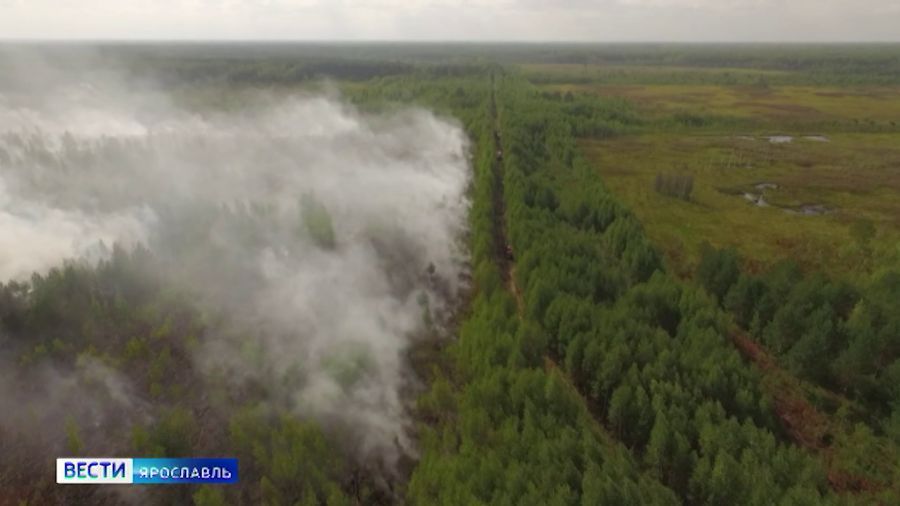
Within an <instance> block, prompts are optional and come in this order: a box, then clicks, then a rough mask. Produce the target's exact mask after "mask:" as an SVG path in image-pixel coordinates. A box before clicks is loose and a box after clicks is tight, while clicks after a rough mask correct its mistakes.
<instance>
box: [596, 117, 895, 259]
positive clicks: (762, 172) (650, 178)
mask: <svg viewBox="0 0 900 506" xmlns="http://www.w3.org/2000/svg"><path fill="white" fill-rule="evenodd" d="M581 146H582V147H583V148H584V149H585V151H586V152H587V154H588V155H589V157H590V159H591V160H593V161H594V162H595V164H596V166H597V168H598V170H599V171H600V173H601V175H602V176H603V180H604V182H605V183H606V185H607V186H608V187H609V188H610V189H611V190H612V191H613V192H614V193H615V194H616V195H618V196H619V197H620V198H621V199H623V200H624V201H625V202H626V203H627V205H628V206H629V207H630V208H631V209H632V210H633V211H634V212H635V213H637V215H638V217H639V218H640V220H641V222H642V223H643V225H644V227H645V229H646V230H647V232H648V234H649V235H650V237H651V239H652V240H653V241H654V242H655V243H656V244H657V245H658V247H659V248H660V249H661V250H662V251H664V252H665V254H666V256H667V258H668V259H669V260H670V261H671V262H672V264H673V267H675V268H676V269H677V270H678V271H680V272H682V273H686V272H689V271H690V269H691V268H692V267H693V265H694V263H695V254H696V252H697V251H698V247H699V245H700V244H701V243H702V242H704V241H708V242H710V243H711V244H713V245H715V246H720V247H725V246H734V247H737V248H738V249H739V250H740V252H741V253H743V254H744V255H743V256H745V257H746V258H750V259H753V260H754V261H756V262H758V263H761V264H771V263H773V262H775V261H777V260H779V259H781V258H785V257H791V258H796V259H800V260H802V261H803V262H805V263H807V264H809V265H810V266H815V267H821V268H826V269H827V270H830V271H832V272H846V270H848V269H854V268H857V267H860V263H859V262H858V261H857V260H855V259H858V258H860V254H861V245H860V244H858V243H857V242H855V241H854V239H853V238H852V236H851V234H850V229H851V227H852V226H853V225H854V224H855V223H857V222H859V221H860V220H867V221H869V222H871V223H872V224H873V225H875V229H876V231H877V232H876V238H875V244H876V245H877V247H876V252H877V254H880V255H887V254H888V251H889V250H890V249H891V246H892V245H894V244H896V242H897V240H898V238H900V198H898V194H900V136H898V135H896V134H838V135H832V136H830V137H828V140H827V142H826V141H823V140H813V139H810V138H804V137H798V138H796V139H794V140H793V141H792V142H789V143H787V142H785V143H773V142H771V141H770V140H768V139H766V138H762V137H748V136H747V137H745V136H723V135H719V136H715V135H686V134H647V135H640V136H630V137H619V138H613V139H606V140H584V141H582V143H581ZM660 173H684V174H691V175H693V176H694V178H695V182H694V192H693V195H692V199H691V200H690V201H689V202H688V201H683V200H679V199H676V198H672V197H668V196H664V195H661V194H659V193H657V192H655V191H654V187H653V182H654V178H655V177H656V175H657V174H660ZM759 197H761V200H760V198H759ZM751 199H753V200H751ZM817 206H821V207H817ZM893 254H896V250H895V248H894V251H893Z"/></svg>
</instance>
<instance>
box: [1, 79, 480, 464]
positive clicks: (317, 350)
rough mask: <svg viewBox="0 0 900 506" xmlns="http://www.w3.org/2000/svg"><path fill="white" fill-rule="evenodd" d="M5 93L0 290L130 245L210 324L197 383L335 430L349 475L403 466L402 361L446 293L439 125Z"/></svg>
mask: <svg viewBox="0 0 900 506" xmlns="http://www.w3.org/2000/svg"><path fill="white" fill-rule="evenodd" d="M16 84H17V86H12V87H8V88H7V89H6V90H5V91H0V278H2V279H4V280H8V279H27V277H28V276H30V275H31V273H32V272H34V271H38V272H41V271H46V270H47V269H49V268H52V267H54V266H58V265H60V264H61V263H62V262H63V261H65V260H72V259H77V260H80V261H87V262H94V261H96V260H98V259H100V258H104V257H106V256H108V255H109V254H110V248H111V246H112V245H113V244H114V243H117V244H121V245H123V246H125V247H129V248H131V247H136V246H138V245H142V246H144V247H146V248H148V249H149V250H150V251H151V253H152V255H153V257H154V262H155V264H156V265H158V270H159V272H158V274H159V276H160V278H162V279H163V280H164V281H165V282H167V283H169V284H172V285H174V286H177V287H179V288H180V289H182V290H186V291H188V292H190V293H193V294H195V295H196V300H197V303H198V304H199V305H200V306H202V308H203V309H204V310H209V311H212V312H214V313H215V314H217V315H224V316H221V317H220V318H219V320H217V321H218V323H217V324H216V325H215V327H214V328H213V329H211V331H210V332H209V334H210V335H209V336H207V338H206V339H205V342H204V343H203V344H202V345H201V349H200V350H199V351H198V352H197V353H196V362H197V364H198V365H199V366H200V368H201V369H202V370H204V371H207V372H209V373H210V374H211V375H212V374H215V375H217V376H216V377H227V378H230V381H234V382H235V385H239V384H240V383H241V382H243V381H248V380H250V381H254V382H255V383H258V384H262V385H264V386H265V388H267V391H268V392H269V394H270V398H271V402H272V403H277V404H278V405H279V406H280V407H287V409H290V410H292V411H293V412H294V413H296V414H297V415H298V416H301V417H310V418H315V419H319V420H325V421H328V422H329V423H328V425H329V426H334V427H343V428H344V429H346V430H347V431H348V433H349V434H352V435H353V437H352V438H350V439H349V440H350V441H352V444H353V445H354V447H355V449H356V451H358V452H360V454H361V456H362V457H373V456H376V455H377V456H378V458H383V459H386V460H388V461H392V460H395V459H396V458H397V457H398V455H399V454H400V453H402V452H411V451H413V450H412V448H411V445H410V443H409V442H408V441H407V436H406V428H405V425H406V424H407V421H406V415H405V411H406V409H405V407H404V405H403V398H404V397H403V395H402V393H403V391H404V389H405V388H407V387H408V386H409V381H410V379H409V377H410V374H409V373H408V371H407V365H406V364H405V351H406V350H407V348H408V347H409V345H410V343H411V342H412V341H413V340H414V339H416V338H418V337H420V336H422V335H424V334H426V333H434V332H435V331H440V327H441V321H442V320H441V317H440V315H442V314H446V311H447V309H448V308H449V307H451V306H452V305H453V304H454V302H455V299H456V297H457V296H458V294H459V293H460V291H461V290H462V289H464V281H462V280H463V279H464V271H465V268H466V267H465V266H466V258H465V253H464V248H462V247H461V238H462V235H463V233H464V226H465V214H466V211H467V208H468V202H467V200H466V196H465V193H466V187H467V185H468V178H469V170H468V162H467V149H468V147H467V143H466V137H465V135H464V133H463V131H462V130H461V129H460V128H459V126H458V125H456V124H455V123H453V122H452V121H449V120H445V119H441V118H438V117H436V116H435V115H434V114H432V113H430V112H428V111H425V110H420V109H406V110H401V111H394V112H391V113H383V114H369V113H363V112H361V111H360V110H358V109H356V108H354V107H353V106H351V105H348V104H347V103H345V102H344V101H342V100H341V99H340V97H339V96H337V95H336V94H335V93H328V92H324V93H316V94H312V93H310V94H305V93H296V94H284V93H280V94H277V95H273V94H268V95H266V94H259V95H255V96H254V97H252V98H250V97H243V98H242V103H241V105H240V106H239V107H230V108H229V109H228V110H222V109H219V110H211V109H189V108H185V107H177V106H175V105H173V103H174V102H173V101H172V100H169V99H168V98H167V97H166V96H165V95H164V94H162V93H159V92H152V91H148V88H146V87H143V88H134V87H131V88H128V87H123V86H114V85H113V84H112V82H111V81H106V82H97V81H96V80H94V81H90V80H75V81H74V82H70V81H66V80H61V81H60V80H58V81H57V82H56V83H55V84H54V85H53V86H50V85H47V84H46V83H44V85H42V86H40V87H36V88H30V87H28V86H21V79H20V80H19V81H18V82H16ZM0 90H2V88H0ZM116 391H117V392H126V391H127V390H121V389H120V390H116ZM117 402H119V401H117Z"/></svg>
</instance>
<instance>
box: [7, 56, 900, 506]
mask: <svg viewBox="0 0 900 506" xmlns="http://www.w3.org/2000/svg"><path fill="white" fill-rule="evenodd" d="M105 51H108V52H110V53H115V52H117V51H118V52H120V53H122V54H124V55H125V56H122V58H123V59H124V61H126V63H127V65H128V66H129V68H130V71H131V72H133V73H135V74H140V75H145V74H147V75H156V76H163V77H162V81H163V82H166V83H168V85H169V86H171V88H172V89H173V90H175V91H174V93H175V94H176V97H178V100H180V101H183V102H184V103H204V104H216V106H218V107H223V108H228V107H231V106H232V105H234V102H232V101H237V100H240V93H239V92H238V93H233V92H230V91H227V90H241V89H250V88H260V87H262V88H265V89H269V90H275V91H276V92H285V91H290V90H291V89H293V88H305V87H308V86H318V84H317V83H319V82H320V79H319V78H320V77H321V76H328V77H330V78H332V79H334V80H335V83H334V84H333V85H335V86H337V88H338V89H339V90H340V93H341V94H342V95H343V97H344V98H345V99H346V100H348V101H350V102H352V103H354V104H356V105H358V106H359V107H360V108H361V109H363V110H371V111H377V110H390V109H396V108H400V107H404V106H407V105H411V104H412V105H419V106H424V107H427V108H429V109H431V110H434V111H436V112H437V113H438V114H440V115H442V116H444V117H447V118H453V119H454V121H458V122H459V123H460V124H461V125H462V127H463V128H464V130H465V132H466V134H467V135H468V137H469V140H470V148H469V149H470V152H471V170H472V181H471V185H470V189H469V192H470V198H471V208H470V210H469V216H468V225H469V229H468V232H467V235H466V244H467V246H468V250H469V254H470V266H469V268H470V271H471V275H472V283H471V288H470V290H469V292H468V293H467V294H466V297H465V300H464V301H463V302H462V303H461V304H462V307H460V308H459V310H458V314H457V315H456V317H455V321H454V334H455V335H454V336H453V338H452V339H449V340H446V339H443V340H442V339H437V338H435V339H434V340H431V341H426V342H419V343H417V344H416V345H415V346H413V348H412V349H410V350H409V357H408V358H409V360H410V361H411V362H412V363H413V369H414V370H415V371H416V373H417V375H418V376H419V377H420V378H421V380H422V381H423V383H424V385H426V386H425V388H424V389H423V390H422V391H421V393H418V394H417V397H416V398H415V399H414V408H413V409H412V417H413V419H414V420H415V430H414V438H415V440H416V446H417V448H418V455H416V456H415V457H410V458H409V459H407V461H405V462H404V463H403V466H402V469H401V470H400V471H399V473H396V474H390V475H386V474H385V473H383V472H381V470H379V469H377V468H373V467H372V466H370V465H366V464H363V463H359V462H356V461H355V460H354V458H353V456H352V452H351V451H349V450H348V449H347V448H346V447H344V446H343V445H342V441H341V439H340V438H339V437H336V436H335V434H333V433H331V432H329V431H328V430H326V428H323V427H322V426H320V425H319V424H318V423H317V422H316V421H315V420H309V419H303V418H302V417H297V416H294V415H291V414H289V413H287V412H285V413H277V412H276V413H273V412H272V410H271V409H261V407H260V406H261V405H262V404H263V403H264V398H263V394H262V393H261V392H260V391H259V390H255V389H254V388H253V386H252V385H249V386H246V387H245V388H241V389H234V388H230V387H229V386H227V383H226V382H225V381H223V380H222V378H216V377H210V376H209V375H208V374H204V373H202V372H201V371H200V370H199V369H198V368H196V366H195V365H194V364H193V363H192V361H191V355H192V351H193V350H195V349H196V348H197V347H198V346H199V344H200V343H202V342H203V341H204V340H205V339H207V337H208V336H209V335H211V334H212V333H214V332H217V331H218V330H219V329H218V327H217V325H219V320H218V317H217V315H215V314H210V313H209V312H208V311H205V310H204V309H203V308H200V307H196V305H194V304H193V303H192V299H191V296H190V294H188V293H181V292H178V291H175V290H172V289H171V288H170V287H167V286H164V285H163V284H162V283H160V281H159V280H158V279H156V278H155V277H154V276H153V275H152V272H153V264H154V262H155V261H156V260H155V258H154V254H153V253H152V252H150V251H148V250H145V249H141V248H138V249H136V250H128V249H125V248H121V247H115V248H114V249H113V253H112V255H111V256H110V258H109V259H108V260H104V261H102V262H100V263H99V264H98V265H96V266H95V267H94V266H87V265H84V264H77V263H71V264H69V263H67V264H66V265H61V266H59V267H58V268H56V269H53V270H51V271H50V272H48V273H40V274H38V273H36V274H34V275H33V276H32V277H31V279H30V280H28V281H19V282H15V281H12V282H6V283H4V284H3V285H0V328H2V333H0V350H2V351H3V353H4V355H3V356H9V357H14V358H13V359H12V360H10V361H9V362H8V363H0V378H2V379H3V380H4V382H5V383H8V384H14V385H17V388H18V389H20V390H21V391H24V392H27V391H28V388H29V386H28V385H29V384H30V378H33V377H34V376H32V375H35V374H39V372H40V370H41V368H42V367H44V366H45V365H48V364H51V365H53V366H55V367H69V368H74V367H77V366H78V364H79V363H84V362H85V361H94V362H99V363H102V364H103V365H104V367H108V368H112V369H114V370H116V371H119V372H121V373H122V374H124V375H125V376H126V377H128V378H129V379H130V380H131V381H132V382H133V385H134V386H135V389H136V391H135V393H134V395H136V396H137V397H139V398H141V399H143V403H144V405H145V408H143V409H146V410H148V411H150V412H152V413H153V414H154V416H153V417H152V422H144V421H142V419H140V418H137V419H132V420H128V423H126V424H122V423H115V424H110V425H109V426H104V427H96V426H85V425H84V424H81V423H79V421H78V416H77V413H72V414H71V416H60V417H59V418H58V423H57V425H58V431H59V433H60V434H63V435H64V437H65V440H66V448H67V452H68V455H71V456H78V455H95V454H102V453H104V451H105V449H106V448H110V447H111V446H110V445H108V444H107V442H108V441H113V440H114V441H117V442H120V443H121V444H120V445H118V446H117V447H118V448H123V447H124V448H128V449H129V450H128V452H127V453H128V454H129V455H133V456H147V457H151V456H160V457H161V456H172V457H176V456H197V455H233V456H236V457H238V458H239V459H240V463H241V482H240V484H238V485H234V486H187V485H183V486H174V487H156V488H153V489H152V490H150V489H148V490H147V492H146V494H147V495H145V496H143V500H145V501H148V502H149V503H154V504H194V505H196V506H218V505H226V504H247V505H249V504H266V505H272V506H276V505H285V506H293V505H304V506H306V505H329V506H337V505H363V504H366V505H368V504H410V505H421V506H431V505H435V506H438V505H446V506H456V505H482V504H483V505H488V504H490V505H510V506H519V505H523V506H524V505H535V506H538V505H548V506H549V505H576V504H579V505H759V506H763V505H780V506H804V505H809V506H813V505H860V506H861V505H872V504H880V505H891V504H900V446H898V445H900V311H898V300H900V266H898V265H896V264H892V263H891V257H890V256H886V255H880V254H878V253H877V251H880V250H879V248H882V249H884V248H887V247H888V246H884V245H885V244H889V243H888V242H887V241H889V240H890V239H891V238H893V237H894V236H893V235H890V233H889V232H883V231H882V230H881V227H882V222H880V221H878V220H874V223H875V225H874V228H875V230H873V225H871V223H872V221H869V222H856V221H853V222H852V225H853V226H852V229H853V230H852V233H853V234H854V235H853V237H856V238H858V241H857V242H858V243H859V244H860V245H861V246H860V248H861V250H865V251H869V253H870V254H868V255H867V256H865V258H866V259H867V260H866V262H867V263H866V266H865V269H864V270H861V271H855V272H852V273H848V272H842V271H840V270H835V269H828V268H826V267H823V266H827V265H830V264H829V263H828V262H806V261H805V259H804V257H802V256H797V255H791V254H778V253H771V252H770V251H768V250H767V253H766V255H767V256H765V257H764V258H756V257H754V253H755V251H754V250H753V249H752V248H745V247H743V246H742V245H741V244H738V243H729V242H728V241H725V240H721V236H713V235H710V236H709V237H703V236H701V237H698V238H697V241H696V242H697V244H696V245H695V244H694V243H692V242H685V243H684V245H683V248H684V249H685V251H687V253H684V255H685V256H688V257H691V258H690V259H688V260H685V259H684V258H682V257H677V256H672V254H671V251H670V250H671V249H672V248H671V246H670V245H669V244H667V243H665V242H663V241H661V240H660V239H659V237H661V236H659V235H654V233H653V232H654V229H653V226H654V225H653V223H652V222H651V221H649V220H651V219H652V216H653V215H652V214H642V212H643V211H641V209H642V208H640V207H638V206H639V204H635V207H634V209H632V204H631V198H632V197H633V196H634V194H632V193H629V191H630V190H628V189H627V188H632V187H626V186H625V185H624V183H623V185H622V186H621V188H625V189H620V188H619V187H616V189H615V190H614V189H612V187H611V185H609V184H607V180H606V176H605V175H604V174H605V173H604V166H603V160H604V158H602V155H598V156H596V157H595V156H593V155H592V153H593V151H594V150H595V149H596V150H600V151H602V150H603V149H609V150H612V149H615V147H616V146H617V144H616V143H617V142H624V141H625V140H628V139H632V138H635V137H636V136H637V137H639V136H650V138H651V139H654V138H657V137H653V136H658V138H659V139H663V138H664V137H665V136H673V135H683V136H689V135H698V136H709V135H713V134H717V133H721V132H725V135H732V134H735V133H738V132H743V131H745V130H747V131H752V132H762V131H764V130H765V131H768V130H766V129H767V128H771V126H770V123H767V121H769V120H768V119H758V118H748V117H746V116H741V115H737V116H740V118H739V119H735V118H732V117H731V116H728V115H727V114H725V113H722V112H721V111H720V112H718V113H708V112H695V113H693V115H692V116H686V115H685V114H686V113H685V111H683V110H680V109H672V110H669V109H664V110H660V109H653V110H652V111H648V110H647V109H645V108H643V106H642V103H641V102H635V101H633V100H632V99H630V98H629V97H627V96H625V97H623V96H615V95H614V94H613V93H612V92H609V93H607V92H605V91H603V90H602V89H601V88H602V86H619V87H622V86H629V85H645V84H646V85H648V86H660V85H663V86H664V85H666V83H668V85H671V86H712V85H715V86H736V87H744V86H750V87H753V86H762V85H761V84H759V83H758V80H757V76H766V75H768V76H769V80H768V83H767V84H766V86H769V87H775V86H795V85H798V84H797V83H799V85H809V86H830V87H841V86H856V85H860V86H862V85H871V86H880V87H882V88H888V87H893V86H898V87H900V74H898V73H897V68H900V67H898V62H900V51H898V50H897V49H896V48H893V47H891V48H883V47H874V48H869V49H867V50H863V49H861V48H853V47H851V48H839V47H836V48H830V49H829V48H808V47H798V48H793V49H790V48H788V49H776V48H767V47H761V48H753V47H749V48H748V47H742V48H741V49H740V50H736V51H730V50H728V48H724V49H720V50H718V51H717V50H715V49H714V48H693V49H692V48H690V47H683V48H677V47H676V48H658V47H643V48H642V47H633V48H629V47H628V46H625V47H622V48H618V49H617V48H616V47H602V48H591V47H589V46H586V47H563V46H560V47H556V48H539V47H529V46H525V47H521V48H515V47H506V46H499V47H484V48H481V47H475V46H473V47H470V46H461V47H459V48H456V49H452V50H451V49H447V50H443V49H440V48H437V47H431V46H426V47H422V48H418V49H416V48H413V47H405V46H396V47H394V46H390V45H386V46H384V47H376V48H372V49H366V48H363V47H355V46H348V47H341V48H333V49H329V48H327V47H322V48H316V49H308V50H306V53H309V54H306V55H305V56H303V57H297V56H295V55H294V54H293V53H292V49H291V47H289V46H286V47H273V48H268V49H266V48H249V49H245V50H244V52H240V51H236V52H235V53H233V54H232V53H229V52H228V51H225V50H222V49H221V48H211V49H208V50H205V51H204V50H202V49H201V48H199V47H193V46H192V47H188V48H185V49H184V50H183V51H179V50H177V48H174V49H173V48H163V49H153V48H140V47H139V46H138V47H132V48H107V49H105ZM298 51H299V50H298ZM885 62H887V63H889V64H890V65H893V66H890V65H888V64H886V63H885ZM604 69H615V71H613V70H609V71H608V72H607V70H604ZM726 74H727V75H728V76H730V79H733V80H734V82H733V83H732V82H730V81H728V80H726V79H725V77H724V76H725V75H726ZM867 77H868V78H869V82H868V83H866V82H865V80H866V78H867ZM860 82H861V84H858V83H860ZM560 83H569V84H570V85H572V86H571V87H570V88H566V89H563V88H560V87H559V86H558V85H559V84H560ZM591 83H594V84H597V83H599V84H598V86H600V85H602V86H601V88H597V89H601V91H599V92H598V91H596V90H594V91H585V90H584V89H579V88H576V87H575V85H579V86H592V84H591ZM623 83H624V84H623ZM648 83H649V84H648ZM660 83H662V84H660ZM554 86H556V87H555V88H554ZM648 89H649V88H648ZM741 89H743V88H741ZM223 90H226V91H223ZM673 90H674V89H673ZM669 91H671V92H672V93H676V91H672V90H669ZM644 105H646V104H644ZM737 116H736V117H737ZM729 118H730V119H729ZM798 121H800V120H798ZM810 121H812V120H810ZM815 121H820V120H818V119H816V120H815ZM822 121H824V120H822ZM829 121H831V120H829ZM834 121H835V123H834V125H832V124H831V123H828V125H832V127H833V128H834V129H835V130H834V134H833V135H834V136H835V137H837V136H838V135H840V134H839V133H838V131H837V129H838V128H839V126H835V125H837V121H838V120H834ZM824 124H825V123H817V125H819V126H822V125H824ZM825 128H831V127H823V131H824V130H825ZM859 128H860V129H871V130H878V132H876V133H871V134H870V135H893V134H896V133H897V132H898V131H897V130H896V128H894V127H891V126H890V125H888V124H887V123H885V124H883V125H880V126H877V128H876V126H863V127H859ZM643 138H646V137H643ZM587 142H597V143H599V144H597V145H596V146H595V145H594V144H586V143H587ZM659 142H663V141H662V140H660V141H659ZM597 146H599V147H597ZM776 155H777V153H776ZM610 156H612V155H610ZM646 156H653V155H652V154H647V155H646ZM773 156H774V155H773ZM635 160H636V161H635V162H634V163H635V164H639V163H643V162H640V161H637V159H635ZM615 163H616V164H617V165H616V166H617V167H618V166H619V165H623V164H624V165H627V164H628V163H629V161H628V159H625V161H622V160H619V159H616V161H615ZM686 163H687V162H686ZM654 167H655V166H654ZM667 167H668V166H667ZM672 167H675V165H674V164H672ZM676 168H677V167H676ZM670 169H671V168H670ZM670 169H666V170H656V169H653V170H650V171H649V172H648V173H647V174H646V175H645V176H646V177H644V179H641V180H640V182H639V183H638V182H635V183H633V184H634V185H635V186H634V188H638V187H639V188H640V192H641V193H640V195H650V196H652V197H646V198H653V199H658V201H659V202H664V203H665V205H667V206H672V207H671V209H675V211H673V212H675V213H677V212H681V211H680V209H688V210H690V209H692V208H691V207H690V206H695V207H696V206H698V205H700V204H698V201H699V200H701V199H702V198H703V194H702V193H701V192H702V190H703V188H704V187H706V186H709V185H708V183H707V182H706V180H705V179H704V177H705V176H703V175H698V176H697V177H696V179H695V180H692V184H693V185H694V193H695V196H694V197H689V198H687V199H683V198H676V197H672V196H667V195H663V194H659V193H658V192H656V191H654V188H653V179H654V177H656V176H657V174H659V173H660V172H662V173H668V172H669V171H670ZM671 170H674V171H675V172H684V170H682V169H677V170H676V169H671ZM892 170H894V171H896V170H897V169H896V167H893V168H892ZM629 184H632V183H629ZM704 185H706V186H704ZM635 191H637V190H635ZM896 191H898V189H894V192H895V193H893V197H891V198H896ZM641 198H644V197H641ZM735 205H737V204H735ZM740 205H744V204H743V203H741V204H740ZM219 212H238V211H230V210H227V209H223V210H220V211H219ZM648 212H650V211H648ZM648 216H650V217H651V218H648ZM325 218H327V215H326V216H325ZM809 219H810V220H816V219H819V217H810V218H809ZM822 219H830V218H822ZM848 223H849V222H848ZM196 226H198V227H202V226H203V224H202V223H201V224H197V225H196ZM328 226H330V224H329V225H328ZM840 226H841V227H844V228H846V226H849V225H845V224H842V225H840ZM326 228H327V227H326ZM844 228H841V231H842V232H841V233H844V232H843V230H844ZM328 232H329V230H326V231H325V232H323V234H324V235H325V236H326V237H325V239H323V240H325V241H326V242H327V240H329V239H328V237H329V236H328ZM330 240H332V241H333V238H332V239H330ZM880 241H883V242H880ZM701 243H702V244H701ZM866 248H868V250H867V249H866ZM860 254H861V255H862V254H863V253H860ZM860 263H863V262H860ZM861 269H862V268H861ZM246 337H247V338H250V339H252V336H246ZM4 409H8V408H4ZM123 445H124V446H123ZM0 455H2V458H0V504H3V505H5V504H16V505H45V504H95V503H100V502H98V501H101V502H103V503H110V504H115V503H117V502H121V503H122V504H125V503H128V500H129V499H128V495H127V493H123V494H121V495H108V494H107V491H106V490H100V488H99V487H90V486H86V487H58V486H57V485H56V484H55V481H54V475H53V473H52V471H53V467H52V464H53V462H52V459H51V458H49V457H48V458H47V459H40V458H37V457H36V456H35V455H34V454H33V453H32V452H31V450H30V449H29V446H28V445H27V444H25V443H21V442H20V441H19V440H18V439H17V437H16V434H13V433H4V432H0ZM52 457H53V458H54V459H55V457H57V456H52ZM125 492H127V491H125Z"/></svg>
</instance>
